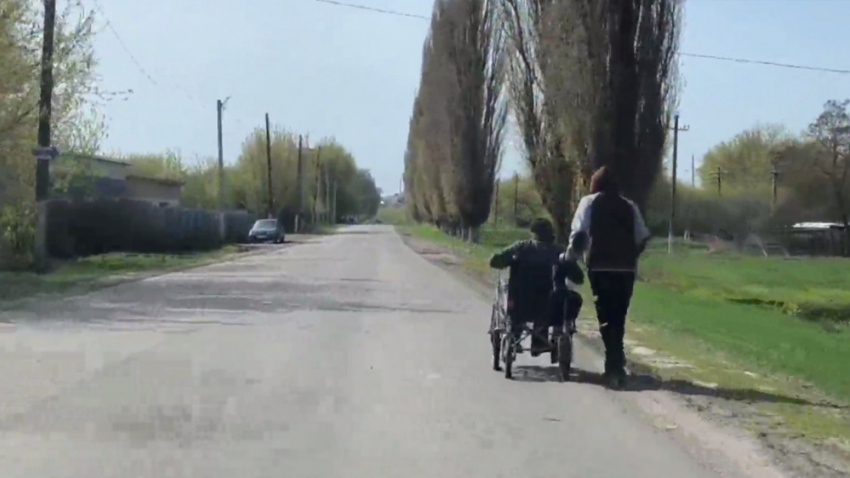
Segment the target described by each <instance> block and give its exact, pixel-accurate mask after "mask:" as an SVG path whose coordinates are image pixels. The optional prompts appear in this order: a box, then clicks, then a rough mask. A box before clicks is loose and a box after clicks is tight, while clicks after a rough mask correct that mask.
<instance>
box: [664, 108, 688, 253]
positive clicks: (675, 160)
mask: <svg viewBox="0 0 850 478" xmlns="http://www.w3.org/2000/svg"><path fill="white" fill-rule="evenodd" d="M688 130H690V127H688V126H683V127H681V128H680V127H679V113H676V115H675V116H673V171H672V179H671V182H670V225H669V227H668V229H667V254H672V253H673V236H674V234H675V232H674V222H675V221H676V183H677V181H678V178H677V174H676V173H677V170H678V168H679V165H678V159H679V131H688Z"/></svg>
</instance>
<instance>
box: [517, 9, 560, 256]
mask: <svg viewBox="0 0 850 478" xmlns="http://www.w3.org/2000/svg"><path fill="white" fill-rule="evenodd" d="M554 5H555V2H553V1H552V0H501V6H502V15H503V25H504V28H505V30H506V35H507V37H508V45H509V49H508V52H509V65H510V68H509V75H508V90H509V93H510V98H511V106H512V110H513V116H514V119H515V120H516V124H517V126H518V129H519V132H520V136H521V138H522V145H523V156H524V159H525V161H526V163H527V164H528V166H529V169H530V170H531V176H532V178H533V180H534V183H535V186H536V188H537V191H538V193H539V194H540V198H541V200H542V202H543V205H544V207H545V208H546V210H547V212H548V213H549V215H550V216H551V217H552V220H553V222H554V223H555V226H556V230H557V233H558V240H559V241H561V242H563V241H564V240H565V239H566V229H567V225H568V221H569V216H570V212H571V207H572V200H573V191H574V185H575V178H576V171H577V169H576V167H575V163H574V162H573V161H571V160H570V159H569V158H568V157H567V156H566V154H565V153H566V152H567V151H568V146H569V145H568V142H567V141H566V139H567V137H566V136H565V134H564V131H563V130H562V128H561V126H562V123H561V119H560V118H559V113H560V112H559V111H558V109H557V108H556V104H555V102H554V96H553V95H552V94H551V91H553V89H552V88H551V83H552V81H551V80H552V79H553V78H550V77H549V76H548V72H549V71H551V65H552V64H553V63H554V59H553V58H552V56H551V55H550V54H551V53H553V52H554V51H556V49H555V48H550V47H548V46H546V45H545V44H544V39H545V38H546V36H547V35H548V31H547V29H546V24H547V15H549V14H550V12H551V11H552V9H553V8H554V7H553V6H554Z"/></svg>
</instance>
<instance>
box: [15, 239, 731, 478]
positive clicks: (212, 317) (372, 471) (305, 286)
mask: <svg viewBox="0 0 850 478" xmlns="http://www.w3.org/2000/svg"><path fill="white" fill-rule="evenodd" d="M489 307H490V305H489V304H488V303H487V302H486V301H483V300H482V299H481V298H480V297H479V296H477V295H475V294H474V293H472V292H471V291H470V290H469V289H467V288H466V287H465V286H464V285H463V284H462V283H461V282H459V281H458V280H456V279H455V278H453V277H451V276H449V275H448V274H447V273H445V272H443V271H442V270H441V269H439V268H438V267H436V266H434V265H432V264H430V263H428V262H426V261H425V260H424V259H422V258H421V257H419V256H418V255H417V254H415V253H414V252H413V251H411V250H409V249H408V248H407V247H406V246H405V245H404V244H403V243H402V241H401V240H400V239H399V238H398V236H396V235H395V233H394V232H393V231H392V229H391V228H388V227H382V226H375V227H366V226H363V227H351V228H347V229H345V230H343V231H342V232H341V233H340V234H337V235H334V236H329V237H326V238H323V239H317V240H316V241H315V242H311V243H307V244H299V245H295V246H291V247H285V248H279V249H275V250H274V252H272V253H270V254H265V255H254V256H251V257H248V258H244V259H241V260H240V261H237V262H231V263H224V264H218V265H214V266H210V267H205V268H201V269H196V270H193V271H190V272H183V273H176V274H170V275H166V276H161V277H157V278H154V279H149V280H145V281H142V282H136V283H132V284H125V285H122V286H119V287H116V288H113V289H109V290H105V291H101V292H98V293H95V294H91V295H88V296H85V297H80V298H76V299H72V300H66V301H64V302H53V303H40V304H37V305H35V306H33V307H31V308H30V309H29V310H27V311H17V312H7V313H5V314H3V315H0V319H2V320H4V321H7V322H12V323H11V324H5V325H0V397H2V398H0V475H2V476H3V477H4V478H12V477H38V478H47V477H80V478H90V477H134V478H135V477H205V478H217V477H228V478H232V477H239V478H249V477H293V478H311V477H316V478H336V477H340V478H341V477H345V478H360V477H362V478H383V477H386V478H396V477H407V478H420V477H421V478H426V477H427V478H454V477H457V478H477V477H482V478H483V477H487V478H494V477H516V476H523V477H582V478H608V477H611V478H613V477H618V478H619V477H629V478H658V477H662V476H664V477H677V478H684V477H698V478H701V477H709V476H715V475H713V474H711V473H710V472H709V471H707V469H706V468H704V467H703V466H702V465H700V463H699V462H698V460H696V459H694V458H692V455H691V454H689V453H687V452H686V451H685V450H684V448H683V447H682V446H680V445H679V444H678V443H676V442H674V441H673V440H672V439H671V438H670V437H669V436H668V435H667V434H665V432H664V431H663V430H659V429H657V428H656V427H653V426H652V425H651V424H650V423H649V422H648V421H647V420H645V419H644V418H643V417H641V416H640V414H639V412H636V411H635V410H633V409H632V408H630V407H628V406H627V405H625V404H624V402H623V401H622V400H621V399H619V398H618V397H617V396H616V394H617V392H612V391H608V390H605V389H603V388H601V387H598V386H597V385H592V384H581V383H567V384H561V383H557V382H555V381H554V380H549V379H550V378H551V377H554V374H553V373H549V372H548V371H547V370H546V367H548V364H547V361H546V359H545V358H540V359H532V358H530V357H527V356H523V357H522V358H520V364H519V365H520V370H519V371H518V379H517V380H514V381H508V380H505V379H504V378H503V376H502V374H499V373H496V372H493V371H491V370H490V356H489V354H490V349H489V343H488V340H487V336H486V335H485V333H486V330H487V325H488V320H489V319H488V317H489ZM578 361H579V363H578V365H579V366H580V367H582V368H584V369H586V370H596V371H598V369H599V365H600V364H599V363H598V360H597V359H596V357H595V356H591V355H587V354H586V353H583V354H581V355H580V356H579V357H578Z"/></svg>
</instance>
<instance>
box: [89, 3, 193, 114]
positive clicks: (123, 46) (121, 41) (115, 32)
mask: <svg viewBox="0 0 850 478" xmlns="http://www.w3.org/2000/svg"><path fill="white" fill-rule="evenodd" d="M92 2H93V3H94V6H95V9H96V10H97V11H98V13H100V15H101V16H102V17H103V19H104V20H105V21H106V27H107V28H109V31H110V32H112V35H113V36H114V37H115V39H116V40H118V44H119V45H120V46H121V49H123V50H124V53H126V54H127V56H128V57H129V58H130V60H132V61H133V63H135V64H136V67H137V68H138V69H139V72H140V73H141V74H142V75H143V76H144V77H145V78H146V79H147V80H148V81H150V82H151V84H152V85H154V86H157V87H159V86H161V85H160V83H159V82H158V81H157V80H156V79H155V78H154V77H153V75H151V74H150V73H148V70H147V69H146V68H145V67H144V66H143V65H142V63H141V62H140V61H139V59H138V58H136V56H135V55H134V54H133V52H132V51H130V48H129V47H128V46H127V43H126V42H124V39H123V38H122V37H121V34H119V33H118V30H116V29H115V27H114V26H113V25H112V21H111V20H109V17H107V16H106V12H104V11H103V7H101V6H100V2H99V1H98V0H92ZM172 85H173V86H174V87H175V88H176V89H178V90H180V92H181V93H183V94H184V95H185V96H186V98H188V99H189V100H190V101H191V102H192V103H194V104H195V106H196V107H198V108H200V109H201V110H204V108H202V107H201V105H200V103H199V102H198V100H197V99H195V97H194V96H192V94H191V93H189V90H187V89H186V88H183V87H182V86H181V85H179V84H177V83H174V82H172Z"/></svg>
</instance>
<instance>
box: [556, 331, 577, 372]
mask: <svg viewBox="0 0 850 478" xmlns="http://www.w3.org/2000/svg"><path fill="white" fill-rule="evenodd" d="M572 359H573V335H572V334H564V335H562V336H561V337H559V338H558V370H559V371H560V372H561V381H562V382H569V381H570V369H571V368H572Z"/></svg>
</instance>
